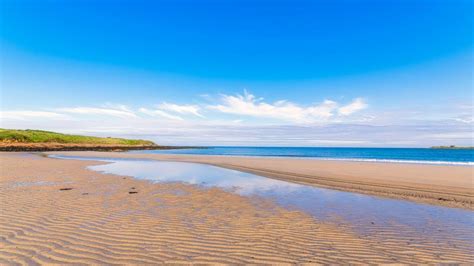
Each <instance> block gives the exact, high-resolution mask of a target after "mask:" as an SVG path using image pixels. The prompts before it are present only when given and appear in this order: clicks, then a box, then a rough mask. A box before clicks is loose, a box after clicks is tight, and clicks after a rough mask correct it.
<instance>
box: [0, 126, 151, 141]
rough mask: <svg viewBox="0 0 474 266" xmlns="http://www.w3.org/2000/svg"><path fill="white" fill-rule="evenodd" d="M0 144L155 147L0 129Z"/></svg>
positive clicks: (35, 131) (86, 137)
mask: <svg viewBox="0 0 474 266" xmlns="http://www.w3.org/2000/svg"><path fill="white" fill-rule="evenodd" d="M0 142H21V143H48V142H50V143H52V142H54V143H69V144H108V145H155V143H153V142H152V141H148V140H141V139H122V138H100V137H90V136H80V135H68V134H61V133H56V132H50V131H43V130H30V129H27V130H15V129H0Z"/></svg>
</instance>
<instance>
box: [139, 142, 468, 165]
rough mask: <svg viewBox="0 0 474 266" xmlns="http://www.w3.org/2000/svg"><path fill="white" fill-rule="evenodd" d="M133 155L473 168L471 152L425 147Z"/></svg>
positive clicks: (253, 149) (217, 149)
mask: <svg viewBox="0 0 474 266" xmlns="http://www.w3.org/2000/svg"><path fill="white" fill-rule="evenodd" d="M131 152H133V153H155V154H192V155H224V156H256V157H295V158H314V159H320V160H349V161H375V162H378V161H380V162H403V163H422V164H454V165H474V150H472V149H470V150H468V149H466V150H444V149H429V148H323V147H222V146H219V147H207V148H203V149H173V150H148V151H131Z"/></svg>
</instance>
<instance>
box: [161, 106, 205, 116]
mask: <svg viewBox="0 0 474 266" xmlns="http://www.w3.org/2000/svg"><path fill="white" fill-rule="evenodd" d="M158 109H161V110H165V111H170V112H175V113H180V114H192V115H195V116H199V117H204V116H203V115H202V114H200V113H199V110H200V109H201V108H200V107H199V106H197V105H178V104H173V103H166V102H165V103H162V104H160V105H158Z"/></svg>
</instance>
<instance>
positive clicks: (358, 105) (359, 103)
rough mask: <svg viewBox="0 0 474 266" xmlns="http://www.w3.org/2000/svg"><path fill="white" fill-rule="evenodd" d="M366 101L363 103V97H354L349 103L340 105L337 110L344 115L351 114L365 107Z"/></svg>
mask: <svg viewBox="0 0 474 266" xmlns="http://www.w3.org/2000/svg"><path fill="white" fill-rule="evenodd" d="M367 106H368V105H367V103H365V101H364V99H362V98H356V99H354V101H352V102H351V103H350V104H348V105H345V106H342V107H340V108H339V109H338V110H337V112H338V113H339V114H340V115H343V116H346V115H351V114H353V113H355V112H357V111H360V110H363V109H365V108H367Z"/></svg>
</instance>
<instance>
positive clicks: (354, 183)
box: [48, 152, 474, 210]
mask: <svg viewBox="0 0 474 266" xmlns="http://www.w3.org/2000/svg"><path fill="white" fill-rule="evenodd" d="M48 154H59V155H60V154H62V155H69V156H89V157H109V158H137V159H138V158H142V159H157V160H169V161H182V162H197V163H205V164H211V165H215V166H220V167H224V168H230V169H234V170H239V171H243V172H248V173H252V174H257V175H261V176H266V177H270V178H275V179H280V180H285V181H290V182H294V183H300V184H306V185H313V186H318V187H325V188H331V189H338V190H343V191H351V192H358V193H364V194H370V195H377V196H384V197H390V198H397V199H408V200H414V201H418V202H424V203H429V204H435V205H442V206H448V207H460V208H465V209H470V210H472V209H474V204H473V203H474V167H472V166H451V165H449V166H448V165H421V164H401V163H378V162H374V163H372V162H350V161H329V160H328V161H324V160H314V159H293V158H256V157H229V156H207V155H164V154H133V153H114V152H56V153H55V152H52V153H48Z"/></svg>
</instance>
